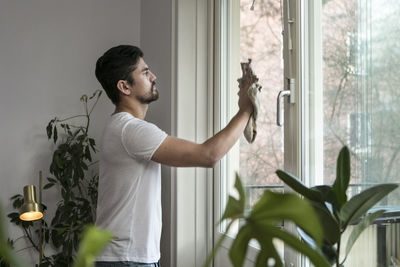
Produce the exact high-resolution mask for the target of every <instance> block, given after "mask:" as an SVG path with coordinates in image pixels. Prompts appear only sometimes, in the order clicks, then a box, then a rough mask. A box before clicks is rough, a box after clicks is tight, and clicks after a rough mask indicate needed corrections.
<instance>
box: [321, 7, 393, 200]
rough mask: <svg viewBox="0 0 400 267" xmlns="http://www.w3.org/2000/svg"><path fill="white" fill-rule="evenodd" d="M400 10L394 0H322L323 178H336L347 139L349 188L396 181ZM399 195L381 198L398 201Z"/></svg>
mask: <svg viewBox="0 0 400 267" xmlns="http://www.w3.org/2000/svg"><path fill="white" fill-rule="evenodd" d="M399 14H400V6H399V5H398V3H397V2H396V1H393V0H386V1H378V0H364V1H355V0H352V1H349V0H330V1H323V6H322V40H323V109H324V117H323V125H324V128H323V131H324V135H323V146H324V150H323V155H324V173H323V177H324V179H323V182H324V183H325V184H331V183H332V182H333V179H334V178H335V173H336V157H337V154H338V152H339V150H340V148H341V147H342V146H343V145H348V146H349V148H350V150H351V154H352V159H351V160H352V176H351V190H350V192H349V193H350V194H352V193H357V192H359V191H360V190H364V189H365V188H366V187H370V186H371V185H374V184H377V183H384V182H396V183H397V182H398V181H399V177H398V173H399V172H400V165H399V164H396V162H398V160H399V152H400V125H399V124H398V123H397V122H398V121H399V119H400V113H399V110H400V90H399V89H400V83H399V80H400V78H399V77H400V76H399V75H400V69H399V68H398V64H399V61H400V51H399V45H398V34H399V31H400V24H399V23H397V18H398V15H399ZM399 197H400V195H399V192H395V193H392V194H391V195H390V196H389V198H388V199H386V200H385V201H384V202H382V203H381V205H384V206H394V207H396V206H398V205H399V204H400V198H399Z"/></svg>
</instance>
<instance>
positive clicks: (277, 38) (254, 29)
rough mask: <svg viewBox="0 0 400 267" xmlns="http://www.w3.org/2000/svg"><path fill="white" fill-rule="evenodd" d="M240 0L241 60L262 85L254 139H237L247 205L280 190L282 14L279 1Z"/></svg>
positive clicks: (281, 155) (281, 162)
mask: <svg viewBox="0 0 400 267" xmlns="http://www.w3.org/2000/svg"><path fill="white" fill-rule="evenodd" d="M252 2H253V1H252V0H241V1H240V61H241V62H246V61H247V59H249V58H251V59H252V66H253V70H254V71H255V73H256V74H257V76H258V77H259V79H260V80H259V83H260V84H261V85H262V87H263V88H262V93H261V94H260V103H261V105H260V106H261V110H260V111H259V116H258V120H257V137H256V140H255V142H254V143H252V144H248V142H247V141H246V140H245V138H244V137H242V138H241V139H240V159H239V162H240V170H239V172H240V174H241V177H242V179H243V183H244V184H245V187H246V191H247V196H248V198H249V199H248V200H249V204H250V205H253V204H254V203H255V202H256V201H257V200H258V199H259V197H260V196H261V194H262V193H263V191H264V190H265V189H266V188H269V189H272V190H277V191H282V190H283V186H282V183H281V182H280V180H279V179H278V178H277V176H276V175H275V171H276V169H277V168H282V166H283V143H282V141H283V140H282V128H280V127H277V126H276V97H277V95H278V93H279V91H280V90H282V87H283V82H282V80H283V78H282V77H283V63H282V21H281V20H282V13H281V3H280V1H279V0H265V1H256V2H255V6H254V10H251V9H250V7H251V5H252Z"/></svg>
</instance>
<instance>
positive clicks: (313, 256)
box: [255, 222, 331, 267]
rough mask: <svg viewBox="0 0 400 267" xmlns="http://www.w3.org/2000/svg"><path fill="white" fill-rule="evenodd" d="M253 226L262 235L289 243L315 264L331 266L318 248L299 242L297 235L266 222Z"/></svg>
mask: <svg viewBox="0 0 400 267" xmlns="http://www.w3.org/2000/svg"><path fill="white" fill-rule="evenodd" d="M255 227H256V228H257V230H258V232H259V233H260V234H261V235H262V236H270V237H274V238H278V239H280V240H282V241H283V242H285V244H287V245H289V246H290V247H291V248H293V249H295V250H297V251H298V252H300V253H302V254H303V255H304V256H306V257H308V258H309V259H310V261H311V262H312V263H313V264H314V265H315V266H318V267H330V266H331V265H330V264H329V263H328V261H327V260H326V259H325V258H324V256H323V255H322V254H321V253H320V252H319V251H318V250H315V249H313V248H311V247H310V246H308V245H307V244H306V243H304V242H301V241H300V240H299V239H298V238H297V237H295V236H293V235H292V234H290V233H288V232H286V231H283V230H280V229H278V228H276V227H271V226H270V225H268V224H267V223H266V222H261V223H257V224H256V226H255ZM257 240H258V239H257ZM262 241H263V240H261V242H262Z"/></svg>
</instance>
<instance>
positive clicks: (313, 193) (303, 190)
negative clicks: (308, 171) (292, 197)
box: [276, 170, 322, 201]
mask: <svg viewBox="0 0 400 267" xmlns="http://www.w3.org/2000/svg"><path fill="white" fill-rule="evenodd" d="M276 174H277V175H278V177H279V179H281V180H282V181H283V182H284V183H285V184H287V185H288V186H289V187H290V188H292V189H293V190H294V191H296V192H297V193H299V194H301V195H303V196H304V197H305V198H308V199H309V200H313V201H321V199H322V196H321V193H320V192H318V191H317V190H314V189H310V188H308V187H306V186H305V185H304V184H303V183H302V182H301V181H300V180H299V179H298V178H297V177H295V176H293V175H291V174H290V173H287V172H285V171H282V170H277V171H276Z"/></svg>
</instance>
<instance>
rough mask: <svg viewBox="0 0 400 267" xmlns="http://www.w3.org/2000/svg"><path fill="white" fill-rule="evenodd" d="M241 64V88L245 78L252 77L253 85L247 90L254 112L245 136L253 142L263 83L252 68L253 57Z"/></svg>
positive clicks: (245, 130)
mask: <svg viewBox="0 0 400 267" xmlns="http://www.w3.org/2000/svg"><path fill="white" fill-rule="evenodd" d="M240 65H241V68H242V78H240V79H238V82H239V87H240V88H241V87H242V86H243V81H244V79H250V82H251V85H250V87H249V89H248V90H247V95H248V96H249V99H250V101H251V103H252V104H253V113H252V115H251V116H250V119H249V121H248V122H247V125H246V128H245V129H244V137H245V138H246V140H247V142H249V143H250V144H251V143H253V142H254V140H255V139H256V136H257V117H258V111H259V108H260V101H259V93H260V91H261V85H260V84H258V78H257V76H256V75H255V74H254V72H253V70H252V68H251V59H249V61H248V62H246V63H241V64H240Z"/></svg>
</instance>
